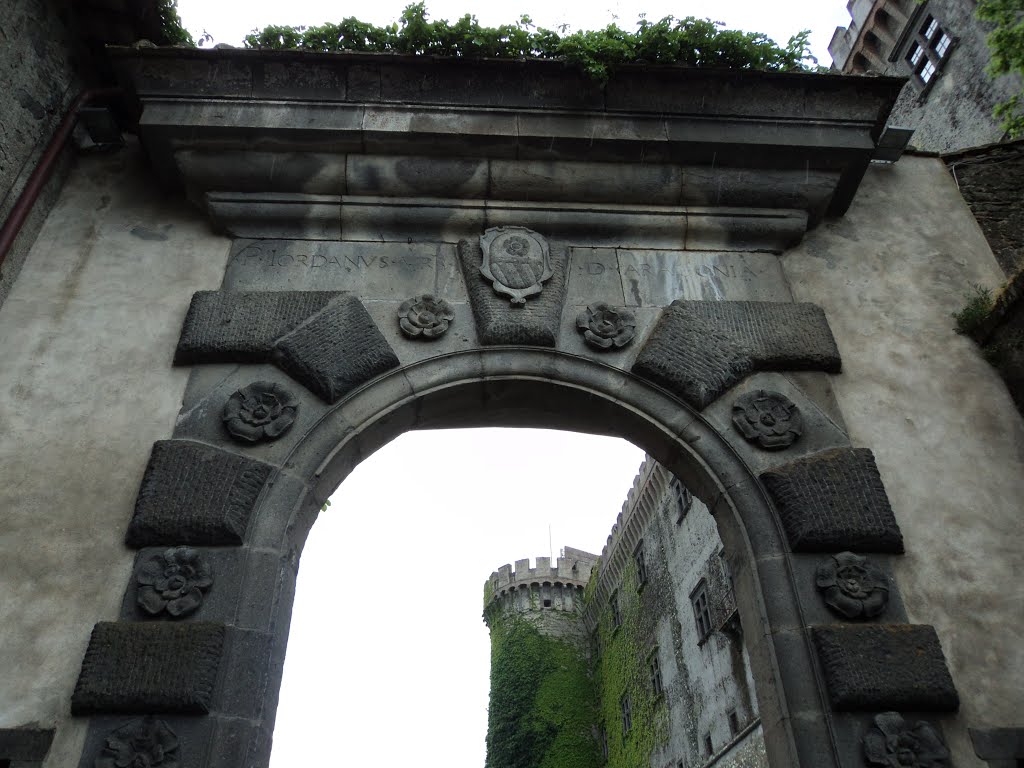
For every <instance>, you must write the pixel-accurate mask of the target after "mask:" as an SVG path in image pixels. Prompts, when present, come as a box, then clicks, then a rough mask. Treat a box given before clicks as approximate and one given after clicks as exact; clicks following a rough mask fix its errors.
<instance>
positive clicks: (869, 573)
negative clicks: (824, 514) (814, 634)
mask: <svg viewBox="0 0 1024 768" xmlns="http://www.w3.org/2000/svg"><path fill="white" fill-rule="evenodd" d="M816 583H817V585H818V589H819V590H821V593H822V596H823V597H824V599H825V604H826V605H828V607H829V608H831V609H832V611H833V612H835V613H837V614H839V615H840V616H844V617H846V618H847V619H869V618H871V617H873V616H878V615H879V614H880V613H881V612H882V611H884V610H885V606H886V605H888V603H889V580H888V579H887V578H886V576H885V574H884V573H883V572H882V570H881V569H880V568H879V567H878V566H877V565H875V564H874V563H873V562H871V561H870V560H868V559H867V558H866V557H862V556H860V555H855V554H854V553H853V552H840V553H839V554H838V555H833V556H832V557H829V558H828V559H826V560H823V561H822V562H821V564H820V565H819V566H818V574H817V579H816Z"/></svg>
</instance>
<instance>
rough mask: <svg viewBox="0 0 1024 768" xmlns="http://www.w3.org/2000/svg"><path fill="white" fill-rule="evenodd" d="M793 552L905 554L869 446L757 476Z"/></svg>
mask: <svg viewBox="0 0 1024 768" xmlns="http://www.w3.org/2000/svg"><path fill="white" fill-rule="evenodd" d="M761 482H762V483H764V485H765V487H766V488H767V489H768V491H769V493H770V494H771V496H772V499H773V500H774V501H775V506H776V508H777V509H778V511H779V517H780V518H781V519H782V526H783V528H784V529H785V530H786V537H787V538H788V539H789V545H790V547H792V549H793V551H794V552H842V551H850V552H891V553H897V554H899V553H902V552H903V534H902V533H901V532H900V527H899V526H898V525H897V524H896V518H895V516H894V515H893V512H892V507H891V506H890V505H889V497H888V496H887V495H886V493H885V486H883V485H882V477H881V475H879V474H878V466H877V465H876V464H875V457H874V454H872V453H871V451H870V450H868V449H867V448H836V449H834V450H830V451H822V452H821V453H817V454H814V455H813V456H809V457H807V458H805V459H800V460H798V461H793V462H791V463H789V464H785V465H783V466H781V467H776V468H775V469H773V470H771V471H769V472H765V473H764V474H762V475H761Z"/></svg>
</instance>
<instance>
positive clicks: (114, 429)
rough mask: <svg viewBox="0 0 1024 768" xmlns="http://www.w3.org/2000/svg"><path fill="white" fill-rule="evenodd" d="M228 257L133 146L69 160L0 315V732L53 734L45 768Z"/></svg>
mask: <svg viewBox="0 0 1024 768" xmlns="http://www.w3.org/2000/svg"><path fill="white" fill-rule="evenodd" d="M227 255H228V243H227V241H226V240H225V239H222V238H220V237H217V236H215V235H212V234H211V233H210V229H209V226H208V225H207V224H206V222H205V221H203V220H201V219H200V217H199V216H198V215H197V214H196V213H194V212H193V211H192V210H191V209H189V208H188V207H187V206H186V205H185V204H184V203H182V202H179V201H176V200H173V199H169V198H165V197H164V196H163V195H162V194H161V193H160V192H159V191H158V190H156V189H155V188H154V187H153V186H152V185H151V184H150V183H149V176H148V172H147V170H146V167H145V165H144V163H143V160H142V157H141V153H140V152H139V151H138V149H137V147H135V146H132V145H130V146H129V147H128V148H127V149H125V150H122V151H121V152H119V153H118V154H115V155H104V156H93V157H88V158H83V159H81V160H80V161H79V162H78V164H77V166H76V167H75V169H74V171H73V172H72V174H71V176H70V178H69V180H68V183H67V184H66V185H65V187H64V188H63V190H62V192H61V195H60V198H59V200H58V202H57V204H56V206H55V207H54V209H53V210H52V212H51V213H50V215H49V217H48V219H47V220H46V223H45V226H44V227H43V228H42V230H41V231H40V234H39V237H38V239H37V240H36V242H35V244H34V246H33V247H32V249H31V252H30V254H29V256H28V258H27V259H26V262H25V266H24V268H23V270H22V272H21V275H20V276H19V279H18V280H17V282H16V283H15V284H14V287H13V290H12V291H11V293H10V295H9V297H8V298H7V301H6V302H5V303H4V304H3V306H2V307H0V328H2V329H3V332H2V333H0V359H2V360H3V376H2V386H0V433H2V435H3V439H2V440H0V466H2V467H3V470H4V478H5V480H4V482H3V483H2V484H0V515H2V516H0V582H2V583H3V584H4V585H5V586H4V589H3V590H0V728H16V727H20V726H25V725H30V724H35V725H37V726H40V727H43V728H52V727H54V726H55V725H56V726H57V733H56V740H55V742H54V744H53V746H52V748H51V749H50V752H49V758H48V760H47V762H46V765H47V766H52V767H53V768H57V767H58V766H60V768H65V767H66V766H69V765H74V764H75V763H76V761H77V760H78V755H79V752H80V750H81V740H82V739H83V738H84V731H85V724H84V722H82V721H81V720H79V721H74V720H71V719H70V715H69V713H70V697H71V691H72V688H73V687H74V683H75V680H76V678H77V676H78V673H79V669H80V666H81V662H82V655H83V653H84V651H85V647H86V644H87V642H88V640H89V633H90V631H91V630H92V627H93V625H94V624H95V623H96V621H98V620H103V619H111V618H114V617H116V615H117V611H118V608H119V605H120V601H121V594H122V593H123V591H124V587H125V584H126V582H127V580H128V575H129V572H130V569H131V563H132V559H133V553H132V552H131V551H130V550H128V549H126V548H125V546H124V544H123V542H122V540H121V534H120V533H119V532H120V531H123V530H124V527H125V524H126V523H127V521H128V520H129V518H130V517H131V513H132V508H133V504H134V501H135V494H136V492H137V491H138V487H139V480H140V478H141V477H142V472H143V469H144V467H145V463H146V459H147V457H148V455H149V449H150V446H151V445H152V443H153V441H154V440H156V439H159V438H161V437H164V436H166V435H167V434H168V433H169V432H170V430H171V429H172V427H173V425H174V420H175V415H176V414H177V412H178V409H179V407H180V405H181V397H182V393H183V391H184V388H185V382H186V380H187V378H188V372H187V370H181V369H172V368H171V366H170V360H171V356H172V355H173V351H174V344H175V342H176V340H177V336H178V331H179V329H180V327H181V320H182V317H183V316H184V312H185V309H186V308H187V307H188V301H189V298H190V297H191V295H192V293H193V292H194V291H196V290H200V289H207V288H213V287H216V286H217V285H218V284H219V282H220V278H221V275H222V274H223V270H224V265H225V263H226V261H227Z"/></svg>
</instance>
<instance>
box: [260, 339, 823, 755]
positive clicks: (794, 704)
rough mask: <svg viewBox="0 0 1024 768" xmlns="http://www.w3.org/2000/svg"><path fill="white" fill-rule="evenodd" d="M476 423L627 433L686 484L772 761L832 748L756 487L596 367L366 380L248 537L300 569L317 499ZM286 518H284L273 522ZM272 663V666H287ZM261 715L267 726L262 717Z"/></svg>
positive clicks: (488, 365)
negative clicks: (805, 746) (373, 459)
mask: <svg viewBox="0 0 1024 768" xmlns="http://www.w3.org/2000/svg"><path fill="white" fill-rule="evenodd" d="M480 426H518V427H524V426H527V427H542V428H548V429H560V430H569V431H575V432H583V433H588V434H597V435H608V436H614V437H622V438H624V439H626V440H628V441H629V442H631V443H633V444H634V445H636V446H638V447H640V448H642V449H643V450H644V451H646V452H647V453H648V454H649V455H650V456H651V457H653V458H654V459H655V460H657V461H658V462H659V463H660V464H661V465H662V466H664V467H665V469H666V470H667V471H668V472H669V473H671V474H672V475H674V476H675V477H677V478H680V479H681V480H682V482H683V483H684V484H685V485H686V487H687V488H688V489H689V490H691V491H692V494H693V496H695V497H696V498H698V499H700V500H701V502H703V503H704V504H705V505H707V508H708V510H709V511H710V512H711V513H712V515H713V516H714V518H715V521H716V524H717V528H718V531H719V534H720V536H721V539H722V541H723V542H724V545H725V552H726V553H727V565H728V571H729V574H730V577H731V580H732V584H733V587H734V590H735V596H736V612H737V614H738V617H739V621H740V623H741V624H742V626H743V628H744V631H743V643H744V646H745V648H746V651H747V653H748V654H749V658H750V666H751V671H752V677H753V683H754V687H755V690H756V692H757V705H758V710H759V712H760V715H761V722H762V723H763V729H764V738H765V748H766V751H767V754H768V758H769V762H770V764H771V765H780V766H782V765H786V766H789V765H797V764H799V759H798V758H797V751H796V749H797V747H796V743H797V742H796V739H797V738H798V737H800V734H797V733H795V732H794V731H795V729H794V726H798V728H799V729H800V730H802V731H803V732H804V734H806V732H807V731H808V730H811V731H815V730H816V731H818V733H817V734H816V735H815V736H813V737H814V738H817V739H819V740H820V741H822V742H824V743H826V744H832V743H834V741H833V739H832V738H831V734H830V733H829V731H828V729H829V727H830V725H829V717H828V712H827V708H826V707H825V706H824V703H823V701H822V699H821V694H820V685H817V684H816V683H817V678H816V675H817V672H816V670H815V666H814V664H813V662H812V659H811V653H812V650H811V649H810V648H809V647H808V646H807V643H806V641H805V640H803V639H802V636H801V634H800V632H799V631H798V628H799V626H800V624H801V621H802V619H801V616H800V606H799V602H798V600H797V597H796V588H795V585H794V580H793V573H792V568H791V565H790V563H789V562H788V557H787V554H786V549H785V547H784V546H783V537H782V534H781V530H780V528H779V524H778V521H777V519H776V517H775V515H774V512H773V511H772V508H771V505H770V503H769V502H768V500H767V497H766V496H765V494H764V492H763V490H762V488H761V486H760V484H759V483H758V481H757V479H756V478H755V477H754V476H753V475H752V473H751V472H750V470H749V469H748V468H747V467H746V466H745V465H744V464H743V462H742V461H741V460H740V459H739V458H738V456H737V455H736V454H735V453H734V452H733V450H732V449H731V448H730V447H729V445H728V444H727V442H726V441H725V440H724V439H723V438H722V437H721V436H719V435H718V434H717V433H716V431H715V429H714V428H713V427H711V426H710V424H708V423H707V422H706V421H704V420H703V419H702V418H701V417H700V416H699V414H697V413H695V412H693V411H692V409H690V408H689V407H687V406H686V405H685V404H683V403H681V402H680V401H679V400H677V399H676V398H674V397H672V396H671V395H669V394H667V393H665V392H664V391H662V390H660V389H658V388H657V387H654V386H651V385H649V384H647V383H645V382H643V381H641V380H639V379H636V378H635V377H633V376H631V375H629V374H627V373H624V372H622V371H619V370H617V369H614V368H611V367H609V366H605V365H602V364H600V363H597V362H595V361H593V360H589V359H586V358H578V357H575V356H571V355H566V354H564V353H558V352H553V351H547V350H537V349H527V348H522V349H519V348H507V347H506V348H501V349H500V350H498V349H494V350H488V349H484V350H479V351H475V352H473V353H458V354H453V355H449V356H445V357H441V358H432V359H430V360H427V361H425V362H424V363H421V364H417V365H414V366H407V367H405V368H403V369H400V370H398V371H396V372H394V373H392V374H389V375H386V376H383V377H381V378H379V379H377V380H375V381H374V382H371V383H370V384H369V385H367V386H365V387H363V388H362V389H360V390H359V391H357V392H355V393H354V394H353V395H351V396H350V397H348V398H347V399H346V400H344V401H342V402H341V403H340V404H339V405H338V406H337V407H335V408H334V409H333V410H332V411H331V412H330V413H329V414H328V415H327V416H326V417H325V418H324V419H322V420H321V421H320V423H319V424H318V425H317V426H316V427H314V428H313V429H312V430H310V432H309V433H308V434H307V435H306V436H305V438H304V439H303V440H302V441H301V442H300V443H299V444H298V445H297V446H296V448H295V449H294V450H293V451H292V454H291V455H290V456H289V457H288V460H287V461H286V462H285V467H284V469H283V471H282V473H281V479H282V480H284V482H277V483H275V484H273V485H272V487H271V490H270V492H269V493H268V494H267V496H266V497H265V498H264V500H263V503H262V505H261V507H260V509H259V510H258V513H257V518H256V520H255V526H254V527H255V540H256V541H257V542H259V543H261V544H263V545H264V546H271V547H274V548H279V549H280V550H281V551H287V552H291V553H292V560H293V562H294V561H295V559H296V558H297V556H298V553H299V552H300V551H301V548H302V546H303V543H304V541H305V538H306V536H307V534H308V532H309V529H310V526H311V525H312V523H313V521H314V520H315V518H316V514H317V512H318V510H319V509H320V507H321V505H322V504H323V502H324V500H325V499H326V498H327V497H328V496H329V494H330V493H331V492H333V490H334V489H335V488H337V487H338V486H339V485H340V484H341V483H342V481H343V480H344V479H345V478H346V477H347V476H348V474H349V473H350V472H351V471H352V470H353V468H354V467H355V466H357V465H358V464H359V463H360V462H361V461H363V460H364V459H366V458H367V457H369V456H371V455H372V454H373V453H374V452H375V451H377V450H378V449H379V448H380V447H382V446H384V445H386V444H387V443H389V442H390V441H391V440H393V439H394V438H395V437H397V436H398V435H400V434H402V433H404V432H407V431H413V430H420V429H431V428H447V427H480ZM294 481H298V482H294ZM282 509H288V510H289V513H288V514H286V515H283V514H280V512H278V513H276V514H275V513H274V510H278V511H280V510H282ZM524 554H527V553H524ZM485 578H486V574H483V575H482V576H481V578H480V581H481V583H482V581H483V580H484V579H485ZM285 583H286V584H287V583H288V582H287V580H286V581H285ZM291 600H292V593H291V589H290V588H286V589H282V590H281V591H280V593H279V595H278V596H277V598H276V600H275V606H274V611H275V615H277V616H280V617H281V619H282V620H283V621H287V617H288V615H289V612H290V608H291ZM780 651H781V652H784V653H785V655H786V658H785V659H784V661H780V659H779V654H780ZM281 656H283V647H282V650H281ZM277 661H278V663H277V664H276V665H275V669H276V668H278V667H279V665H280V662H281V661H282V659H278V660H277ZM783 667H784V668H785V674H783V673H782V669H783ZM278 683H279V681H277V680H275V681H271V685H272V686H276V685H277V684H278ZM268 704H269V705H270V706H273V705H274V704H276V701H275V702H268ZM266 715H267V716H268V720H269V719H270V718H272V713H271V711H270V710H268V711H267V712H266ZM829 751H830V752H832V753H833V754H831V755H823V762H821V765H829V764H838V761H837V760H836V759H835V756H834V748H830V750H829ZM830 758H831V759H832V761H831V762H825V761H828V760H829V759H830Z"/></svg>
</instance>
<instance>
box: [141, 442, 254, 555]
mask: <svg viewBox="0 0 1024 768" xmlns="http://www.w3.org/2000/svg"><path fill="white" fill-rule="evenodd" d="M272 469H273V468H272V467H271V466H270V465H269V464H264V463H263V462H262V461H256V460H255V459H250V458H246V457H245V456H239V455H237V454H234V453H229V452H228V451H223V450H221V449H219V448H214V447H213V446H209V445H204V444H203V443H196V442H192V441H191V440H159V441H157V442H156V443H154V444H153V451H152V453H150V456H149V464H148V466H147V467H146V472H145V474H144V475H143V477H142V485H141V487H140V488H139V495H138V496H137V497H136V499H135V514H134V516H133V517H132V521H131V522H130V523H129V524H128V533H127V534H126V536H125V543H126V544H128V546H129V547H149V546H157V545H177V544H205V545H217V544H241V543H242V541H243V538H244V536H245V531H246V528H247V527H248V525H249V516H250V515H251V514H252V511H253V508H254V507H255V506H256V499H257V498H258V497H259V494H260V491H261V490H262V489H263V485H264V483H266V481H267V478H268V477H270V473H271V471H272Z"/></svg>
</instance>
